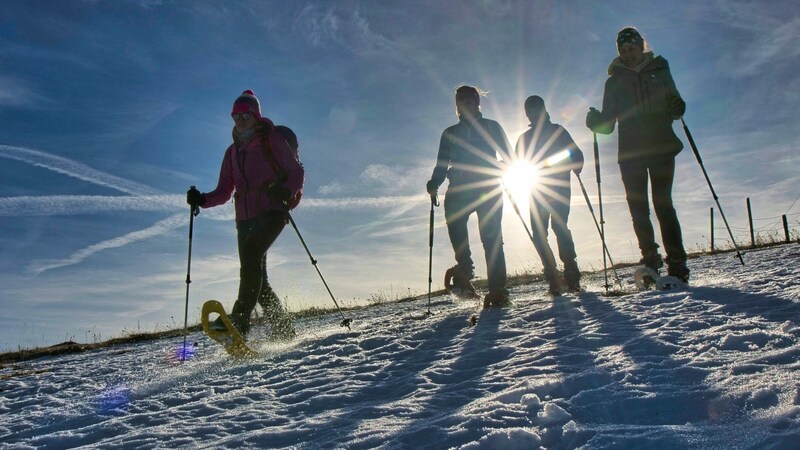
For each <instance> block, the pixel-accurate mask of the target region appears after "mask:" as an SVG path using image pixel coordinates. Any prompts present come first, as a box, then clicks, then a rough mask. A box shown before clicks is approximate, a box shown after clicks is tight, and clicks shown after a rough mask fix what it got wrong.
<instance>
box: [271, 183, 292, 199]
mask: <svg viewBox="0 0 800 450" xmlns="http://www.w3.org/2000/svg"><path fill="white" fill-rule="evenodd" d="M267 195H269V198H271V199H272V200H274V201H276V202H278V203H286V202H288V201H289V197H291V196H292V192H291V191H290V190H289V189H287V188H286V187H285V186H282V185H280V184H276V185H274V186H270V188H269V189H267Z"/></svg>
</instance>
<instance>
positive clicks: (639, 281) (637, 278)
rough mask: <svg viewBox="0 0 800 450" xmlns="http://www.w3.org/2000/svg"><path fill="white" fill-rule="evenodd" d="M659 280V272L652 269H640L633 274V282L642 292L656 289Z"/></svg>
mask: <svg viewBox="0 0 800 450" xmlns="http://www.w3.org/2000/svg"><path fill="white" fill-rule="evenodd" d="M658 278H659V276H658V272H656V271H655V270H653V269H652V268H650V267H640V268H638V269H636V270H635V271H634V272H633V282H634V284H636V287H637V288H639V290H642V291H644V290H648V289H652V288H653V287H655V285H656V282H657V281H658Z"/></svg>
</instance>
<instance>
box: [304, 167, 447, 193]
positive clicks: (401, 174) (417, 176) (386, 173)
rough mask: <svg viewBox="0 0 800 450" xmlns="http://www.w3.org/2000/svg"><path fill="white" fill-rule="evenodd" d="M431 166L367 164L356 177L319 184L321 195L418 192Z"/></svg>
mask: <svg viewBox="0 0 800 450" xmlns="http://www.w3.org/2000/svg"><path fill="white" fill-rule="evenodd" d="M432 169H433V166H431V167H423V166H415V167H407V166H398V165H395V166H388V165H385V164H369V165H367V167H365V168H364V170H363V171H362V172H361V174H360V175H359V176H358V178H354V179H351V180H348V181H347V182H343V181H341V180H339V179H335V180H333V181H332V182H330V183H328V184H326V185H324V186H321V187H320V188H319V189H318V192H319V193H320V194H322V195H348V194H349V195H352V194H353V193H357V192H374V193H377V194H384V193H385V194H391V193H397V192H420V191H423V192H424V190H425V181H427V179H428V177H429V176H430V171H431V170H432Z"/></svg>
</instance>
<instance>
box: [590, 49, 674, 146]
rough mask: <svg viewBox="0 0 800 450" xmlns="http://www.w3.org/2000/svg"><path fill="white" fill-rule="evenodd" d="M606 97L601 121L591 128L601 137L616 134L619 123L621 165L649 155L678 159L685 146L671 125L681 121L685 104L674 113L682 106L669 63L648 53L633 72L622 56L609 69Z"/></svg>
mask: <svg viewBox="0 0 800 450" xmlns="http://www.w3.org/2000/svg"><path fill="white" fill-rule="evenodd" d="M608 74H609V78H608V80H606V85H605V92H604V94H603V110H602V112H601V116H602V120H601V122H600V123H598V124H596V125H595V126H593V127H590V128H592V131H595V132H597V133H601V134H610V133H611V132H613V131H614V122H619V154H618V159H619V161H620V162H622V161H626V160H631V159H639V158H642V157H647V156H657V155H670V156H675V155H677V154H678V153H679V152H680V151H681V150H682V149H683V143H682V142H681V141H680V139H678V137H677V136H676V135H675V132H674V131H673V129H672V122H673V121H674V120H677V119H679V118H680V117H681V116H682V115H683V113H684V111H685V104H683V106H682V107H681V108H680V110H678V111H675V110H674V109H675V108H674V107H673V106H672V105H673V104H674V103H675V102H678V103H683V100H682V99H681V98H680V93H678V89H677V88H676V87H675V82H674V81H673V80H672V75H671V74H670V71H669V64H668V63H667V60H666V59H664V58H662V57H661V56H658V57H655V58H654V57H653V53H652V52H648V53H645V61H644V62H643V63H642V64H640V65H639V66H638V67H636V68H634V69H631V68H629V67H627V66H626V65H625V64H623V63H622V62H621V61H620V59H619V57H617V58H615V59H614V60H613V61H612V62H611V65H609V67H608Z"/></svg>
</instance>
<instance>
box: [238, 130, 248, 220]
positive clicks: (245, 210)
mask: <svg viewBox="0 0 800 450" xmlns="http://www.w3.org/2000/svg"><path fill="white" fill-rule="evenodd" d="M243 148H244V149H245V150H246V149H247V145H244V146H243ZM245 150H242V161H241V162H239V148H238V147H237V148H236V164H237V165H238V166H239V172H241V173H242V180H244V199H243V200H244V216H245V217H250V210H249V209H248V208H247V195H248V194H249V193H250V181H248V180H247V173H246V172H245V171H244V166H245V164H244V163H245V160H246V159H247V152H246V151H245Z"/></svg>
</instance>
